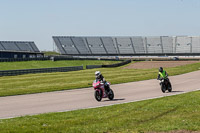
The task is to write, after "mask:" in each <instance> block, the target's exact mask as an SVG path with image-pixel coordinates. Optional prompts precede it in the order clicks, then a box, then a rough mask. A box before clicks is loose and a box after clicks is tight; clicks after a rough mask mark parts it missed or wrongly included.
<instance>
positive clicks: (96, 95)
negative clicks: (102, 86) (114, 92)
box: [94, 91, 102, 102]
mask: <svg viewBox="0 0 200 133" xmlns="http://www.w3.org/2000/svg"><path fill="white" fill-rule="evenodd" d="M94 97H95V99H96V100H97V101H98V102H100V101H101V99H102V95H101V93H100V91H95V92H94Z"/></svg>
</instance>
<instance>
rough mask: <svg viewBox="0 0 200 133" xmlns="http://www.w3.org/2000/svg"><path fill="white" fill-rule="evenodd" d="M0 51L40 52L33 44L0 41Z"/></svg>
mask: <svg viewBox="0 0 200 133" xmlns="http://www.w3.org/2000/svg"><path fill="white" fill-rule="evenodd" d="M0 50H6V51H26V52H40V51H39V49H38V48H37V46H36V45H35V43H34V42H22V41H0Z"/></svg>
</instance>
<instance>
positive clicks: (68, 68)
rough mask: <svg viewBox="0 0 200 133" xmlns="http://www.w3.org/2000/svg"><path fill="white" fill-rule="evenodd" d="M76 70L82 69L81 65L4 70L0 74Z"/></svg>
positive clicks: (12, 74) (10, 74) (11, 74)
mask: <svg viewBox="0 0 200 133" xmlns="http://www.w3.org/2000/svg"><path fill="white" fill-rule="evenodd" d="M78 70H83V66H74V67H57V68H40V69H21V70H6V71H0V76H14V75H22V74H30V73H50V72H68V71H78Z"/></svg>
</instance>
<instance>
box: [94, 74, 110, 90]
mask: <svg viewBox="0 0 200 133" xmlns="http://www.w3.org/2000/svg"><path fill="white" fill-rule="evenodd" d="M95 77H96V80H99V81H100V82H102V83H104V88H105V90H106V91H107V92H109V91H110V87H109V85H108V84H107V81H106V80H105V78H104V77H103V75H102V74H101V72H100V71H96V72H95Z"/></svg>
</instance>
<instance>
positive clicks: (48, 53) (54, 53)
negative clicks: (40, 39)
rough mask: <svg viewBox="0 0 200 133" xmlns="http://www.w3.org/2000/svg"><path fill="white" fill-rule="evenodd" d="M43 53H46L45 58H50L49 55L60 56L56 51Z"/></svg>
mask: <svg viewBox="0 0 200 133" xmlns="http://www.w3.org/2000/svg"><path fill="white" fill-rule="evenodd" d="M42 53H44V55H45V56H49V55H60V54H59V53H57V52H54V51H42Z"/></svg>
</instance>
